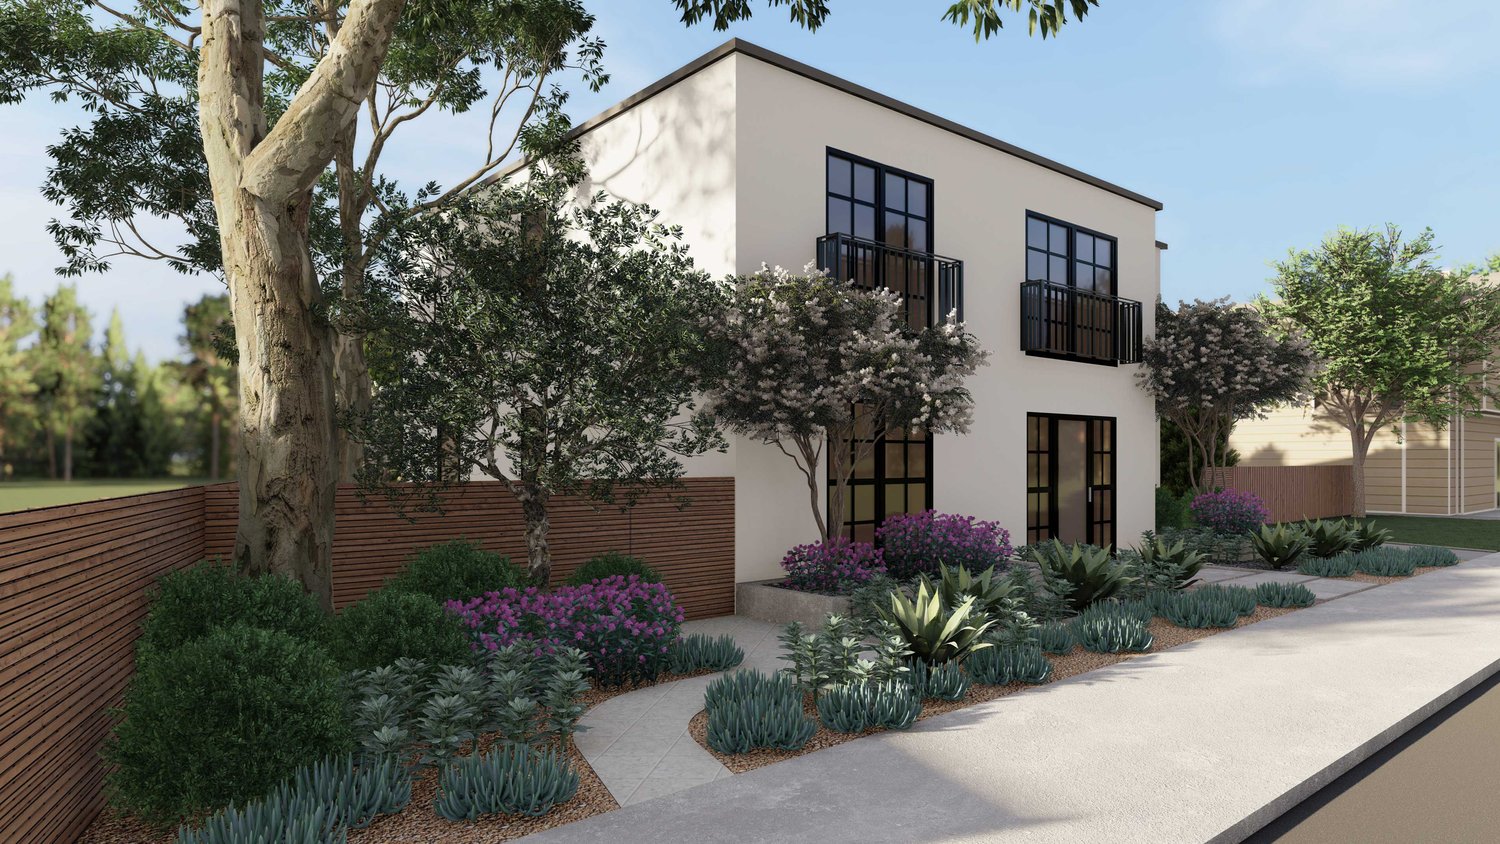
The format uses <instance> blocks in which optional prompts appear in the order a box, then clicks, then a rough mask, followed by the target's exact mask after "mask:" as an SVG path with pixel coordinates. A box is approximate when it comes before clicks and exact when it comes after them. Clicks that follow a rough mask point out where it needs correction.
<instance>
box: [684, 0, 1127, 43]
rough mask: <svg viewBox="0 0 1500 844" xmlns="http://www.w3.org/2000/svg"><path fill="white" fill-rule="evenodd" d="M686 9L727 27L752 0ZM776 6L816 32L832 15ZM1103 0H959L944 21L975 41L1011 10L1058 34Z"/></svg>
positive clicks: (717, 0) (783, 1)
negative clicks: (963, 29) (968, 32)
mask: <svg viewBox="0 0 1500 844" xmlns="http://www.w3.org/2000/svg"><path fill="white" fill-rule="evenodd" d="M672 2H673V3H674V4H676V6H677V8H678V9H679V10H681V12H682V21H683V23H686V24H688V25H689V26H691V25H693V24H696V23H698V22H699V21H702V20H705V19H707V20H710V21H712V22H713V27H714V29H717V30H725V29H728V28H729V26H730V24H732V23H734V22H736V21H741V20H745V19H747V18H749V17H750V15H751V5H750V2H749V0H672ZM768 2H769V4H770V5H771V6H772V7H776V6H787V7H789V11H790V13H791V18H792V22H793V23H795V24H797V25H798V26H802V27H805V28H806V29H808V30H810V31H816V30H817V29H818V28H819V27H820V26H822V25H823V21H824V20H825V19H826V18H827V17H828V11H829V9H828V0H768ZM1097 5H1099V0H957V2H954V3H952V4H951V5H950V6H949V7H948V11H946V12H944V13H943V20H945V21H948V22H950V23H953V24H955V25H957V26H964V27H970V28H971V29H972V30H973V32H974V40H975V41H980V40H983V39H986V38H989V37H990V36H992V35H994V34H995V33H997V32H999V31H1000V30H1001V29H1003V28H1004V26H1005V19H1004V18H1003V17H1002V15H1001V12H1003V11H1005V10H1007V9H1009V10H1010V11H1013V12H1016V13H1018V14H1019V13H1020V12H1022V11H1025V12H1026V23H1027V32H1028V33H1030V34H1032V35H1035V34H1036V33H1037V32H1038V31H1040V32H1041V33H1042V38H1043V39H1046V38H1047V37H1048V36H1050V35H1057V34H1058V33H1059V31H1060V30H1061V29H1062V28H1063V26H1064V25H1065V24H1067V22H1068V12H1069V11H1071V12H1072V13H1073V17H1075V18H1078V19H1080V20H1082V19H1083V18H1084V17H1085V16H1086V15H1088V13H1089V9H1090V7H1092V6H1097Z"/></svg>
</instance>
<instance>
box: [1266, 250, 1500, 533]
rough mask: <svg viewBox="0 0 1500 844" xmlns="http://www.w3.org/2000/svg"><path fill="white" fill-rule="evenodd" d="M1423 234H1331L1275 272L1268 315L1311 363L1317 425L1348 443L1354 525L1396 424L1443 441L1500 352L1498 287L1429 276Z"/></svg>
mask: <svg viewBox="0 0 1500 844" xmlns="http://www.w3.org/2000/svg"><path fill="white" fill-rule="evenodd" d="M1432 240H1433V234H1432V231H1431V230H1425V231H1423V232H1422V234H1420V235H1418V236H1417V237H1416V238H1413V239H1411V240H1403V239H1402V236H1401V230H1400V229H1398V228H1396V227H1395V226H1392V225H1388V226H1386V227H1385V229H1384V230H1350V229H1340V230H1339V231H1337V232H1335V233H1334V234H1332V235H1330V236H1328V238H1326V239H1325V240H1324V241H1323V243H1322V244H1321V245H1320V246H1318V247H1317V248H1316V249H1311V250H1296V249H1294V250H1292V251H1291V253H1290V255H1289V256H1288V257H1287V259H1286V260H1284V261H1281V262H1279V263H1277V264H1276V278H1275V280H1274V281H1273V286H1274V294H1273V295H1274V297H1275V298H1274V299H1273V300H1271V301H1270V302H1267V303H1266V304H1265V307H1266V310H1267V312H1268V313H1269V314H1270V315H1271V316H1272V317H1273V318H1274V319H1276V320H1279V321H1280V323H1281V325H1282V326H1284V327H1285V329H1286V330H1288V331H1298V332H1301V333H1302V334H1303V335H1304V336H1305V337H1306V338H1307V340H1308V341H1309V342H1310V343H1311V345H1312V349H1313V351H1314V352H1315V353H1316V355H1317V357H1318V358H1319V359H1320V360H1321V362H1322V369H1321V371H1320V372H1319V373H1318V374H1317V375H1316V377H1315V378H1314V379H1313V382H1312V388H1313V390H1314V392H1315V393H1316V395H1317V396H1318V398H1319V403H1318V409H1319V414H1320V415H1321V416H1322V417H1324V418H1326V419H1328V420H1329V421H1331V422H1333V423H1334V424H1337V425H1339V426H1340V427H1342V428H1344V429H1345V430H1347V431H1348V432H1349V439H1350V445H1351V456H1352V462H1353V475H1354V515H1356V516H1363V515H1365V458H1366V456H1367V455H1368V454H1369V451H1370V443H1371V442H1372V441H1373V440H1374V438H1375V434H1376V433H1377V432H1378V431H1380V430H1381V429H1382V428H1388V427H1391V426H1394V425H1395V424H1396V423H1398V422H1401V421H1403V420H1405V421H1409V422H1425V423H1427V424H1428V425H1431V426H1432V427H1433V428H1436V429H1438V430H1442V429H1443V428H1445V427H1446V426H1447V425H1448V423H1449V421H1450V420H1451V419H1452V418H1453V416H1455V415H1456V414H1459V413H1463V412H1467V411H1468V410H1469V409H1471V408H1474V407H1478V406H1479V403H1480V400H1481V399H1482V398H1483V397H1484V395H1485V393H1486V387H1485V385H1484V380H1483V379H1484V370H1483V367H1484V363H1485V362H1486V361H1489V360H1491V359H1492V358H1493V356H1494V354H1495V348H1496V346H1497V344H1500V288H1497V287H1495V286H1494V285H1490V284H1487V283H1485V282H1483V281H1481V280H1479V279H1477V278H1473V277H1470V276H1467V275H1464V274H1459V273H1448V272H1444V271H1443V270H1441V269H1440V268H1438V267H1437V266H1436V265H1435V264H1434V262H1433V259H1434V258H1435V257H1436V256H1435V253H1434V250H1433V245H1432Z"/></svg>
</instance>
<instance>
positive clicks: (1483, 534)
mask: <svg viewBox="0 0 1500 844" xmlns="http://www.w3.org/2000/svg"><path fill="white" fill-rule="evenodd" d="M1370 518H1371V519H1373V520H1374V522H1375V524H1376V525H1378V526H1380V527H1383V528H1385V529H1387V530H1389V531H1390V532H1391V534H1392V536H1391V541H1392V542H1405V543H1408V544H1411V545H1446V546H1447V547H1449V548H1475V549H1478V550H1480V551H1500V520H1492V519H1450V518H1443V517H1434V516H1371V517H1370Z"/></svg>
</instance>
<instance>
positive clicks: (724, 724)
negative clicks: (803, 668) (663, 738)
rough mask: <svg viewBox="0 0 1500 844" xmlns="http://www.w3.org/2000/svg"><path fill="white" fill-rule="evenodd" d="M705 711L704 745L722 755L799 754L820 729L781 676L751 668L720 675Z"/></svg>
mask: <svg viewBox="0 0 1500 844" xmlns="http://www.w3.org/2000/svg"><path fill="white" fill-rule="evenodd" d="M703 708H704V710H705V711H706V712H707V714H708V729H707V732H708V735H707V739H708V746H709V747H711V748H713V749H714V750H717V751H719V752H720V753H749V752H750V751H752V750H755V749H756V748H760V747H769V748H774V749H776V750H797V749H799V748H801V747H802V746H803V745H804V744H807V740H808V739H810V738H812V736H813V733H815V732H817V731H818V725H817V722H815V721H812V720H810V719H808V717H807V716H806V715H805V714H803V712H802V693H801V692H800V691H798V690H797V687H796V685H795V684H793V682H792V680H791V678H790V677H787V676H784V675H780V674H778V675H774V676H767V675H765V674H762V673H761V672H759V671H755V670H753V669H752V670H748V671H736V672H734V673H732V674H725V675H722V676H720V677H718V678H716V679H714V680H713V681H712V682H710V683H709V684H708V688H707V689H706V690H705V691H704V693H703Z"/></svg>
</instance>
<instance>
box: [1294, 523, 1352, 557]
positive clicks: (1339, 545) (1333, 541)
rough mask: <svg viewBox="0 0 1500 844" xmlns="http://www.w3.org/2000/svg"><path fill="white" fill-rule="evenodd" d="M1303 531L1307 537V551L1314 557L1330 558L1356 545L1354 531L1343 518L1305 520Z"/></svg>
mask: <svg viewBox="0 0 1500 844" xmlns="http://www.w3.org/2000/svg"><path fill="white" fill-rule="evenodd" d="M1302 533H1303V535H1304V536H1306V537H1307V551H1308V553H1309V554H1312V555H1313V556H1314V557H1321V558H1323V559H1328V558H1329V557H1336V556H1338V555H1339V554H1342V553H1344V552H1345V551H1348V550H1349V549H1350V548H1352V547H1354V531H1353V530H1352V529H1351V528H1350V527H1349V523H1348V522H1346V521H1344V520H1343V519H1335V520H1332V521H1325V520H1323V519H1318V520H1317V521H1316V522H1303V523H1302Z"/></svg>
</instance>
